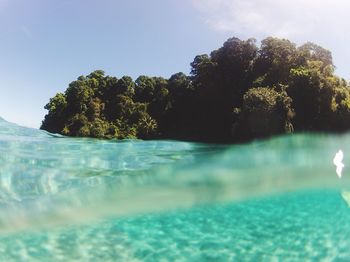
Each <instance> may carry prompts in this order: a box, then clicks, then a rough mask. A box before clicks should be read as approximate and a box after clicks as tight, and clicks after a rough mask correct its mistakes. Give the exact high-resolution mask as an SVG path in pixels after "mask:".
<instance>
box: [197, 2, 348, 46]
mask: <svg viewBox="0 0 350 262" xmlns="http://www.w3.org/2000/svg"><path fill="white" fill-rule="evenodd" d="M192 2H193V4H194V6H195V8H196V9H197V10H198V11H199V12H201V13H202V15H203V19H204V20H205V22H206V23H207V24H208V26H210V27H211V28H212V29H214V30H217V31H223V32H230V33H235V34H240V35H247V36H260V35H273V36H279V37H291V38H296V39H299V38H303V36H305V35H309V34H330V33H331V34H333V35H334V34H335V35H338V36H340V37H342V35H344V34H346V31H347V29H348V28H349V26H350V19H348V15H349V13H350V1H349V0H333V1H325V0H293V1H284V0H264V1H263V0H192Z"/></svg>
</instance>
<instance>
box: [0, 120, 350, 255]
mask: <svg viewBox="0 0 350 262" xmlns="http://www.w3.org/2000/svg"><path fill="white" fill-rule="evenodd" d="M339 149H342V150H343V152H344V164H345V168H344V170H343V176H342V177H341V179H340V178H339V177H338V176H337V174H336V169H335V166H334V164H333V158H334V155H335V154H336V153H337V151H338V150H339ZM0 151H1V152H0V165H1V169H0V201H1V206H0V260H1V261H38V260H39V261H241V260H244V261H300V260H315V261H320V260H321V259H323V260H324V261H349V259H350V249H349V246H350V239H349V237H348V236H349V235H350V209H349V205H348V203H347V199H349V197H348V194H349V193H347V190H349V191H350V183H349V176H348V174H347V173H348V172H347V152H350V136H349V135H342V136H340V135H339V136H335V135H315V134H313V135H308V134H295V135H288V136H280V137H276V138H273V139H270V140H262V141H255V142H251V143H249V144H246V145H215V144H200V143H187V142H177V141H161V140H159V141H141V140H125V141H122V142H120V141H114V140H109V141H105V140H98V139H89V138H67V137H63V136H60V135H54V134H50V133H47V132H45V131H41V130H36V129H30V128H24V127H20V126H18V125H15V124H12V123H9V122H7V121H5V120H1V121H0ZM348 202H350V201H348Z"/></svg>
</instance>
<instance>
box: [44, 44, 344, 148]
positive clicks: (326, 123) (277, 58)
mask: <svg viewBox="0 0 350 262" xmlns="http://www.w3.org/2000/svg"><path fill="white" fill-rule="evenodd" d="M191 68H192V70H191V74H190V76H187V75H185V74H183V73H177V74H174V75H173V76H171V77H170V78H169V79H164V78H162V77H148V76H140V77H138V78H137V79H136V80H135V81H133V80H132V79H131V78H130V77H128V76H124V77H122V78H120V79H118V78H116V77H112V76H106V75H105V74H104V72H103V71H101V70H98V71H94V72H92V73H91V74H90V75H88V76H80V77H79V78H78V79H77V80H76V81H73V82H72V83H70V84H69V87H68V88H67V90H66V91H65V93H63V94H62V93H58V94H57V95H56V96H55V97H53V98H51V99H50V102H49V103H48V104H47V105H46V106H45V109H47V110H48V114H47V115H46V116H45V119H44V121H43V123H42V126H41V128H42V129H45V130H47V131H50V132H54V133H61V134H64V135H68V136H88V137H97V138H117V139H123V138H142V139H152V138H173V139H185V140H200V141H215V142H231V141H232V142H233V141H241V140H245V139H252V138H258V137H266V136H270V135H274V134H281V133H286V132H287V133H288V132H293V131H345V130H348V129H350V88H349V85H348V83H347V82H346V81H345V80H344V79H341V78H339V77H337V76H336V75H335V74H334V70H335V67H334V65H333V62H332V55H331V53H330V52H329V51H328V50H326V49H324V48H322V47H320V46H318V45H316V44H313V43H306V44H304V45H302V46H299V47H297V46H296V45H295V44H294V43H292V42H290V41H288V40H286V39H278V38H272V37H269V38H266V39H264V40H263V41H262V42H261V46H260V47H258V46H257V45H256V41H255V40H254V39H248V40H246V41H242V40H240V39H238V38H230V39H228V40H227V41H226V42H225V43H224V45H223V46H222V47H221V48H219V49H218V50H215V51H213V52H212V53H211V54H210V55H206V54H205V55H199V56H196V57H195V59H194V61H193V62H192V63H191Z"/></svg>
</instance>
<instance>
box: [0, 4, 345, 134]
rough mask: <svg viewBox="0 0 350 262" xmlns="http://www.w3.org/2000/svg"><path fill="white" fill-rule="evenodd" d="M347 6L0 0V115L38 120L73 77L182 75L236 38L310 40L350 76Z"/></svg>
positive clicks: (27, 121)
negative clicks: (202, 56) (98, 73)
mask: <svg viewBox="0 0 350 262" xmlns="http://www.w3.org/2000/svg"><path fill="white" fill-rule="evenodd" d="M349 12H350V1H348V0H333V1H326V0H324V1H323V0H307V1H306V0H293V1H284V0H264V1H262V0H147V1H145V0H125V1H122V0H94V1H93V0H30V1H28V0H0V116H1V117H3V118H5V119H6V120H8V121H11V122H15V123H18V124H20V125H23V126H28V127H35V128H38V127H39V126H40V124H41V121H42V119H43V118H44V115H45V114H46V110H45V109H44V106H45V104H46V103H47V102H48V101H49V99H50V97H52V96H54V95H55V94H56V93H57V92H63V91H64V90H65V89H66V88H67V86H68V84H69V83H70V82H71V81H73V80H75V79H76V78H77V77H78V76H80V75H87V74H89V73H90V72H92V71H93V70H96V69H102V70H104V71H105V72H106V74H108V75H113V76H117V77H121V76H123V75H130V76H131V77H133V78H134V79H135V78H137V77H138V76H139V75H149V76H163V77H166V78H168V77H170V76H171V75H172V74H174V73H177V72H184V73H186V74H188V73H189V72H190V63H191V62H192V60H193V58H194V57H195V56H196V55H199V54H205V53H210V52H211V51H212V50H215V49H217V48H219V47H221V46H222V44H223V42H224V41H225V40H227V39H228V38H230V37H233V36H235V37H239V38H241V39H247V38H251V37H254V38H256V39H257V40H258V41H260V40H262V39H264V38H265V37H267V36H275V37H281V38H288V39H290V40H291V41H293V42H295V43H297V44H302V43H305V42H307V41H312V42H314V43H317V44H319V45H321V46H323V47H324V48H326V49H329V50H331V51H332V53H333V58H334V63H335V65H336V67H337V71H336V72H337V74H338V75H340V76H341V77H344V78H345V79H347V80H350V70H349V69H350V63H348V61H350V52H349V51H348V43H349V42H350V34H348V33H347V31H348V28H350V19H348V16H347V15H348V13H349Z"/></svg>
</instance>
